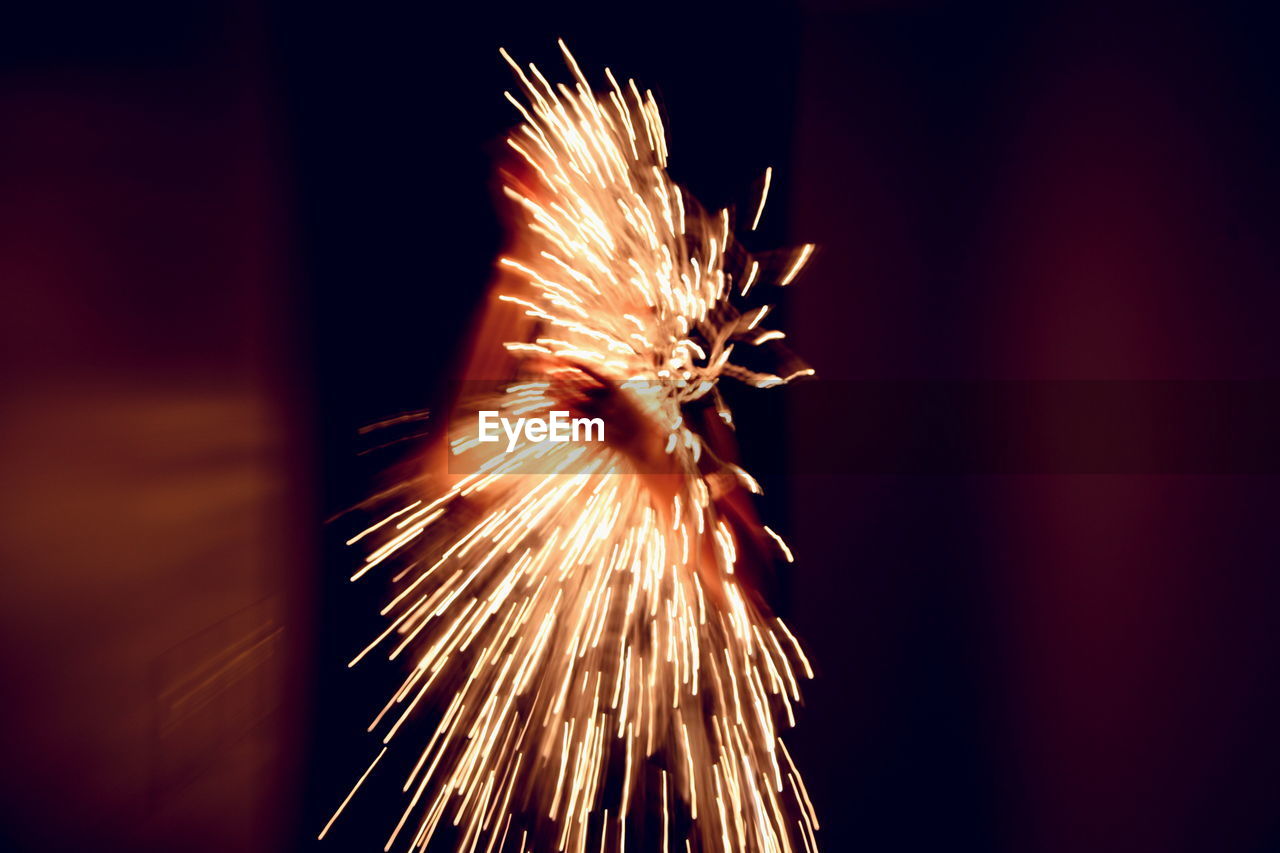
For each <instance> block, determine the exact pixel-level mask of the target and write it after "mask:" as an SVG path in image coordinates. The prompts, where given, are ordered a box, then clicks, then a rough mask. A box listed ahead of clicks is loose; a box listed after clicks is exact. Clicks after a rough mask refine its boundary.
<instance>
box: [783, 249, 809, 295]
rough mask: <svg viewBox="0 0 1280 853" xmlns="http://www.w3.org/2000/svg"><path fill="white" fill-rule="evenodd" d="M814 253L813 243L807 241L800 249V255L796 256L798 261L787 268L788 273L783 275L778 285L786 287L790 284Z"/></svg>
mask: <svg viewBox="0 0 1280 853" xmlns="http://www.w3.org/2000/svg"><path fill="white" fill-rule="evenodd" d="M812 254H813V244H812V243H805V244H804V247H803V248H801V249H800V257H798V258H796V262H795V263H794V264H792V265H791V269H789V270H787V274H786V275H784V276H783V277H782V280H781V281H779V282H778V286H779V287H786V286H787V285H788V284H790V283H791V282H792V281H793V280H794V279H795V277H796V276H797V275H799V274H800V270H801V269H803V267H804V265H805V263H806V262H808V260H809V256H810V255H812Z"/></svg>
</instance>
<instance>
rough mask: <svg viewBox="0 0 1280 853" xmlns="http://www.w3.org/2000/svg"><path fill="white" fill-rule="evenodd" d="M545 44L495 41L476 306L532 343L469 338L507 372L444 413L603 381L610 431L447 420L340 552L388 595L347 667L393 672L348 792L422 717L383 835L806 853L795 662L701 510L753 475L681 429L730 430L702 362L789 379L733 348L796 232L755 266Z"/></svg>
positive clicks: (647, 127) (641, 102)
mask: <svg viewBox="0 0 1280 853" xmlns="http://www.w3.org/2000/svg"><path fill="white" fill-rule="evenodd" d="M561 48H562V49H563V48H564V45H563V43H562V44H561ZM564 54H565V58H566V60H567V63H568V67H569V69H570V70H571V72H572V75H573V78H574V82H573V84H572V85H564V84H561V85H553V84H551V83H550V82H548V80H547V79H546V78H545V77H544V76H543V75H542V73H541V72H540V71H539V70H538V69H537V68H536V67H534V66H532V65H531V66H528V68H527V69H525V68H522V67H521V66H519V65H517V64H516V63H515V62H514V61H512V60H511V58H510V57H509V56H507V54H506V53H505V52H503V54H502V55H503V57H504V58H505V59H506V60H507V61H508V62H509V63H510V64H511V66H512V68H513V69H515V73H516V75H517V78H518V79H519V82H520V84H521V88H522V94H523V97H516V96H513V95H511V94H510V93H508V94H507V97H508V99H509V100H510V101H511V103H512V104H513V105H514V106H515V108H516V110H518V112H519V114H520V117H521V119H522V123H521V124H520V125H519V126H518V128H517V129H516V130H515V131H514V132H513V133H512V134H511V135H510V137H509V139H508V140H507V144H508V145H509V146H510V148H511V149H512V151H513V152H514V154H515V155H516V157H518V158H519V159H518V161H517V162H519V163H522V164H523V167H522V170H521V171H522V174H523V175H524V177H523V178H522V179H519V180H517V179H514V178H512V179H509V180H508V181H507V182H506V185H505V186H504V192H505V194H506V195H507V196H508V197H509V198H510V199H511V200H512V202H513V203H514V205H515V207H516V208H517V210H518V211H519V221H518V223H517V225H516V227H517V229H518V230H519V231H520V233H521V234H522V235H523V239H522V241H521V242H520V243H519V244H518V249H519V250H518V251H513V252H512V254H511V256H508V257H503V258H501V259H500V265H501V267H502V268H503V269H504V270H505V271H506V272H507V273H508V275H507V279H508V280H512V281H515V282H517V283H516V284H515V285H513V286H512V287H510V288H507V289H505V292H500V293H499V295H498V296H497V299H499V300H501V301H502V302H504V303H506V304H507V310H512V309H514V310H515V311H517V312H518V313H520V314H521V315H523V318H524V320H525V322H526V328H529V329H531V331H530V332H529V333H528V334H521V335H519V336H517V339H514V340H490V341H484V340H482V341H480V342H479V344H480V345H481V346H493V347H505V349H506V350H507V351H508V352H509V353H511V354H512V356H513V357H514V358H515V359H517V360H518V363H519V365H520V367H519V370H518V372H517V374H516V375H513V376H509V377H506V381H505V382H504V383H502V384H501V385H498V386H496V387H495V389H494V390H493V391H492V393H490V394H488V395H486V396H485V397H484V398H483V399H479V400H477V399H468V400H466V401H464V402H463V403H461V404H460V410H461V411H464V412H467V411H475V410H477V409H492V410H496V411H498V412H500V413H502V414H504V415H511V416H513V417H516V416H521V415H524V414H527V413H531V412H544V411H547V410H550V409H553V408H557V407H558V408H564V406H565V400H566V399H568V398H569V397H568V396H567V395H568V394H569V393H570V392H566V391H565V390H564V387H565V386H564V383H565V378H566V376H572V377H577V380H576V381H577V383H578V385H577V386H575V387H580V386H581V384H582V383H583V382H585V383H587V384H588V385H591V386H592V387H593V388H594V389H596V392H597V393H596V396H595V397H592V398H591V399H595V400H599V399H600V389H601V388H607V390H605V391H603V395H604V397H605V398H606V400H607V402H606V403H604V404H603V405H605V406H606V407H607V408H608V412H609V414H610V415H611V420H610V423H611V424H613V423H614V421H615V420H617V421H621V422H624V423H630V424H631V426H630V428H628V427H625V426H623V427H620V429H621V430H622V433H623V436H624V438H623V440H621V441H617V440H615V441H609V442H605V443H602V444H598V445H585V444H574V443H568V444H548V443H533V442H528V441H525V442H521V443H520V445H519V446H517V447H515V448H514V449H513V450H512V451H511V452H509V453H497V454H495V453H488V454H487V455H483V458H481V459H479V460H478V461H471V460H472V459H473V457H476V456H477V454H481V451H483V450H485V449H486V448H483V447H481V446H479V443H478V441H477V438H476V434H475V430H474V429H467V428H466V426H471V425H472V424H473V420H468V419H467V418H465V417H457V416H455V417H454V419H453V423H454V424H455V425H457V429H456V430H454V431H453V432H452V433H451V434H450V435H449V436H448V443H449V453H450V454H451V456H452V458H453V460H454V464H458V465H462V464H463V463H466V465H469V466H470V467H469V470H470V471H471V473H467V474H465V475H463V476H460V477H456V478H454V480H453V482H452V484H451V485H448V486H447V487H446V486H441V487H440V488H439V490H438V491H436V492H434V493H433V492H430V491H425V490H424V491H423V493H422V494H420V495H417V496H415V497H417V499H416V500H412V501H408V502H406V503H404V504H403V505H400V506H398V507H396V508H395V509H394V511H393V512H391V513H390V514H389V515H387V516H386V517H384V518H383V519H382V520H381V521H379V522H378V523H377V524H375V525H374V526H373V527H371V528H369V529H367V530H365V531H363V532H362V533H360V534H359V535H357V536H356V537H354V538H353V539H352V540H351V541H352V543H354V542H356V541H361V542H373V543H375V544H374V545H373V547H372V548H371V549H370V551H369V553H368V555H367V557H366V558H365V561H364V564H363V566H362V567H361V568H360V570H359V571H358V572H356V574H355V575H354V576H353V578H352V579H353V580H355V579H357V578H359V577H360V576H362V575H364V574H366V573H368V572H370V571H371V570H374V569H375V568H377V567H380V566H381V567H386V566H387V565H394V566H395V568H396V575H395V580H396V583H397V588H396V591H395V594H394V597H393V599H392V600H391V602H390V603H389V604H388V605H387V606H386V607H385V608H384V609H383V611H382V612H383V615H384V616H386V617H387V618H388V620H389V624H388V626H387V628H386V630H385V631H384V632H383V633H382V635H381V636H379V637H378V638H377V639H376V640H375V641H374V642H373V643H371V644H370V645H369V647H368V648H366V649H365V650H364V651H362V652H361V653H360V654H359V655H357V656H356V658H355V660H353V661H352V664H353V665H354V664H355V663H356V662H358V661H359V660H360V659H361V658H363V657H365V656H366V655H367V654H369V653H370V652H372V651H373V650H374V649H377V648H384V649H388V650H389V656H390V657H391V658H393V659H401V658H403V659H405V660H407V661H409V662H410V667H409V670H408V675H407V676H406V677H405V679H404V681H403V683H402V684H401V685H400V687H399V689H398V690H397V691H395V693H394V695H393V696H392V697H391V698H390V700H389V701H388V702H387V704H386V705H385V707H383V709H382V710H381V712H380V713H378V715H377V717H376V718H375V719H374V721H373V724H372V725H371V726H370V730H371V731H378V732H379V733H380V735H381V737H382V740H383V743H384V747H383V748H382V750H381V751H379V752H378V754H377V757H376V758H374V761H373V763H372V764H371V765H370V766H369V769H368V770H366V771H365V773H364V775H363V776H361V778H360V782H357V784H356V787H355V788H353V789H352V794H354V793H355V791H356V789H358V788H359V787H360V783H362V782H363V781H364V780H365V778H366V777H367V776H368V775H369V774H370V773H371V772H372V771H373V770H374V768H375V767H376V765H377V764H378V762H379V761H380V760H381V759H382V757H383V755H384V754H385V752H386V749H387V746H385V745H389V744H390V743H391V742H392V740H393V739H394V738H395V737H396V735H397V733H399V732H401V730H402V729H403V728H405V727H406V723H407V722H408V721H410V720H411V719H412V718H413V717H414V716H415V715H423V714H426V713H429V714H431V715H434V716H431V717H430V718H431V719H432V720H433V721H437V722H436V725H435V727H434V731H433V733H432V734H431V736H430V738H429V740H428V741H427V742H426V744H425V745H424V746H421V748H420V751H418V752H417V753H416V759H415V760H414V761H413V766H412V769H411V770H410V771H409V772H408V773H407V776H406V778H405V779H404V782H403V792H404V797H405V804H404V808H403V810H402V812H401V815H400V818H399V821H398V823H397V824H396V825H395V826H394V828H393V829H392V830H391V831H390V834H389V837H388V838H387V840H386V849H388V850H389V849H391V848H392V847H393V846H395V845H397V844H403V845H404V847H406V848H407V849H410V850H417V849H425V848H426V846H427V845H428V843H430V842H431V840H432V839H433V838H440V839H441V840H443V835H444V834H446V833H443V831H444V830H445V829H447V830H448V831H447V835H448V837H449V838H450V839H451V840H452V841H453V843H454V845H455V846H456V848H457V849H459V850H485V851H495V850H496V851H507V850H520V851H524V850H526V849H540V850H572V851H584V850H586V849H588V847H590V848H591V849H593V850H594V849H612V850H624V849H625V848H626V846H627V845H628V843H630V844H631V845H632V846H633V848H634V849H647V850H663V851H666V850H668V849H676V850H691V849H708V850H713V849H723V850H725V851H730V850H744V851H795V850H805V851H812V850H815V849H816V839H815V836H814V833H815V830H816V829H817V819H816V817H815V816H814V813H813V809H812V806H811V804H810V802H809V799H808V796H807V794H806V793H805V790H804V784H803V782H802V781H801V779H800V774H799V772H798V771H797V770H796V768H795V765H794V764H793V762H792V760H791V757H790V755H789V754H788V752H787V749H786V747H785V746H784V745H783V742H782V740H781V738H780V736H779V730H780V728H781V727H782V726H783V725H790V724H792V723H793V722H794V706H795V704H796V703H798V702H799V700H800V694H799V689H798V686H797V681H798V680H799V679H800V678H801V677H804V676H810V677H811V676H812V672H811V671H810V668H809V664H808V663H807V662H806V660H805V658H804V655H803V653H802V651H801V649H800V647H799V645H798V644H797V643H796V641H795V638H794V637H793V636H792V634H791V632H790V631H789V630H788V629H787V628H786V626H785V625H784V624H783V623H782V621H781V620H779V619H777V618H774V617H772V616H770V615H769V614H768V613H767V612H765V610H764V608H763V605H761V604H760V603H759V602H758V601H757V599H756V597H755V596H753V595H752V594H751V593H750V590H749V589H748V588H747V587H746V585H745V584H744V583H742V582H741V581H740V579H739V575H736V574H735V566H737V565H739V563H740V556H741V555H740V554H739V550H740V548H742V547H744V545H743V543H744V542H745V541H747V540H744V539H743V538H742V534H741V531H740V530H739V529H738V528H736V527H735V521H734V519H733V518H732V516H731V515H729V514H726V513H725V512H724V511H723V510H722V508H721V502H720V500H719V499H720V497H721V496H722V495H723V494H724V492H725V491H726V490H727V489H730V488H735V487H738V486H741V487H745V488H747V489H749V490H752V491H758V486H757V484H756V483H755V481H754V480H753V479H752V478H751V477H750V476H749V475H748V474H747V473H746V472H745V471H743V470H742V469H741V468H739V467H737V466H736V465H731V464H727V463H723V462H721V461H720V460H719V457H718V456H717V454H716V452H715V447H714V443H713V442H710V441H707V440H706V438H705V435H703V434H700V431H699V430H698V429H696V428H694V427H693V426H691V425H690V423H689V422H688V421H686V417H687V416H688V414H689V411H690V409H691V408H695V407H705V408H706V409H708V410H710V411H714V412H715V413H717V414H718V415H719V417H720V418H721V419H723V421H724V422H726V423H730V424H731V421H732V419H731V416H730V413H729V410H728V408H727V407H726V406H725V404H724V402H723V400H722V399H721V397H720V393H719V389H718V387H717V384H718V381H719V380H720V379H721V378H722V377H732V378H735V379H738V380H742V381H744V382H747V383H749V384H753V385H757V386H761V387H769V386H773V385H779V384H782V383H784V382H786V381H788V380H789V379H791V378H793V377H794V376H795V375H798V374H799V373H807V372H811V371H790V372H789V373H788V372H786V371H780V372H779V373H768V372H760V371H757V370H749V369H747V368H745V367H742V366H739V364H738V363H737V362H735V361H733V360H731V359H732V357H733V355H734V350H735V347H741V348H743V349H745V348H747V347H750V346H753V345H758V344H762V343H764V342H766V341H770V340H776V339H778V338H780V337H782V334H781V333H780V332H776V331H769V330H766V329H763V328H762V327H761V322H762V320H763V319H764V317H765V315H766V314H767V312H768V308H767V307H756V308H752V309H739V308H738V307H735V304H736V303H738V302H740V301H741V300H742V297H745V296H747V295H748V294H749V293H750V292H751V291H752V289H753V288H754V287H756V286H758V284H759V280H761V279H771V280H772V282H773V283H774V284H781V285H786V284H788V283H790V281H791V280H792V279H793V278H794V277H795V275H796V273H797V272H798V271H799V269H800V267H801V266H802V265H803V264H804V262H805V260H807V258H808V257H809V254H810V252H811V250H812V247H811V246H805V247H803V248H802V249H801V250H800V251H799V252H797V253H794V254H790V255H788V256H787V257H786V258H785V259H784V260H783V261H782V262H781V263H770V262H762V261H760V260H752V259H750V258H749V257H748V256H747V255H746V254H745V252H743V251H742V249H741V247H740V246H739V245H738V244H737V242H736V241H735V240H734V237H733V234H732V221H731V219H732V218H731V215H730V213H729V211H727V210H726V211H720V213H719V214H710V213H708V212H705V211H703V210H702V209H700V208H698V207H697V205H696V204H695V203H694V202H693V201H692V200H691V199H690V198H689V197H688V196H687V195H685V194H684V193H683V192H682V191H681V189H680V188H679V187H678V186H677V185H676V184H674V183H673V182H672V181H671V180H670V178H669V177H668V176H667V172H666V165H667V143H666V137H665V131H664V129H663V123H662V119H661V116H660V114H659V111H658V107H657V104H656V103H655V101H654V98H653V95H652V94H651V93H649V92H644V93H642V92H641V91H640V89H639V88H638V87H637V86H636V84H635V83H634V82H633V81H628V83H627V84H626V85H625V86H623V85H622V84H620V83H619V82H618V81H617V80H616V79H615V78H614V76H613V74H612V73H611V72H609V71H608V70H607V69H606V71H605V78H606V81H607V83H608V87H607V90H606V91H605V94H604V95H597V94H594V93H593V91H592V88H591V86H590V85H589V84H588V82H587V80H586V78H585V77H584V75H583V74H582V71H581V70H580V69H579V67H578V65H577V63H576V61H574V59H573V57H572V56H571V55H570V54H569V52H568V50H567V49H565V50H564ZM771 178H772V172H771V171H770V172H767V173H766V176H765V184H764V191H763V192H762V194H761V198H760V202H759V205H758V206H757V208H756V209H755V210H754V211H753V215H754V218H753V220H752V226H751V227H752V228H753V229H754V227H755V225H756V224H757V223H758V222H759V219H760V214H761V212H762V211H763V206H764V201H765V195H767V192H768V186H769V182H770V181H771ZM575 399H576V398H575ZM575 405H588V403H578V404H575ZM624 415H625V417H623V416H624ZM464 425H465V426H464ZM653 447H656V448H657V449H656V450H653V449H644V448H653ZM531 466H535V467H536V470H537V472H538V475H537V476H529V475H528V473H527V472H528V471H530V470H534V468H533V467H531ZM455 470H460V469H455ZM763 531H764V532H766V533H767V534H768V535H769V536H771V537H773V539H772V540H770V539H766V538H764V537H760V539H761V541H764V542H767V543H769V547H770V548H773V549H774V550H775V552H776V554H778V555H781V556H785V558H786V559H788V560H790V556H791V555H790V551H789V550H788V549H787V548H786V545H785V543H783V542H782V541H781V539H779V538H777V535H776V534H774V533H773V531H771V530H769V529H768V528H763ZM774 540H776V546H775V545H774ZM752 541H754V540H752ZM427 709H430V710H429V711H428V710H427ZM350 797H351V795H348V798H347V800H344V801H343V804H342V806H340V807H339V809H338V812H337V813H335V814H334V818H337V816H338V813H340V812H341V811H342V808H343V807H345V805H346V803H347V801H349V800H350ZM330 825H332V820H331V821H330ZM328 829H329V826H326V827H325V832H327V831H328ZM323 836H324V832H322V833H321V837H323Z"/></svg>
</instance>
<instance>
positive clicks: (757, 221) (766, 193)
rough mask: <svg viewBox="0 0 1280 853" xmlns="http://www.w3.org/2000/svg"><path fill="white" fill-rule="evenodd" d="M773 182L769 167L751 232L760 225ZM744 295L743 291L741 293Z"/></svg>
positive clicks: (771, 171) (770, 167) (771, 170)
mask: <svg viewBox="0 0 1280 853" xmlns="http://www.w3.org/2000/svg"><path fill="white" fill-rule="evenodd" d="M772 181H773V167H772V166H769V167H767V168H766V169H765V170H764V189H762V190H761V191H760V204H759V206H758V207H756V217H755V219H752V220H751V230H752V231H754V230H756V226H757V225H759V224H760V216H761V214H763V213H764V203H765V200H766V199H767V198H769V184H770V182H772ZM743 292H744V293H745V291H743Z"/></svg>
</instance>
